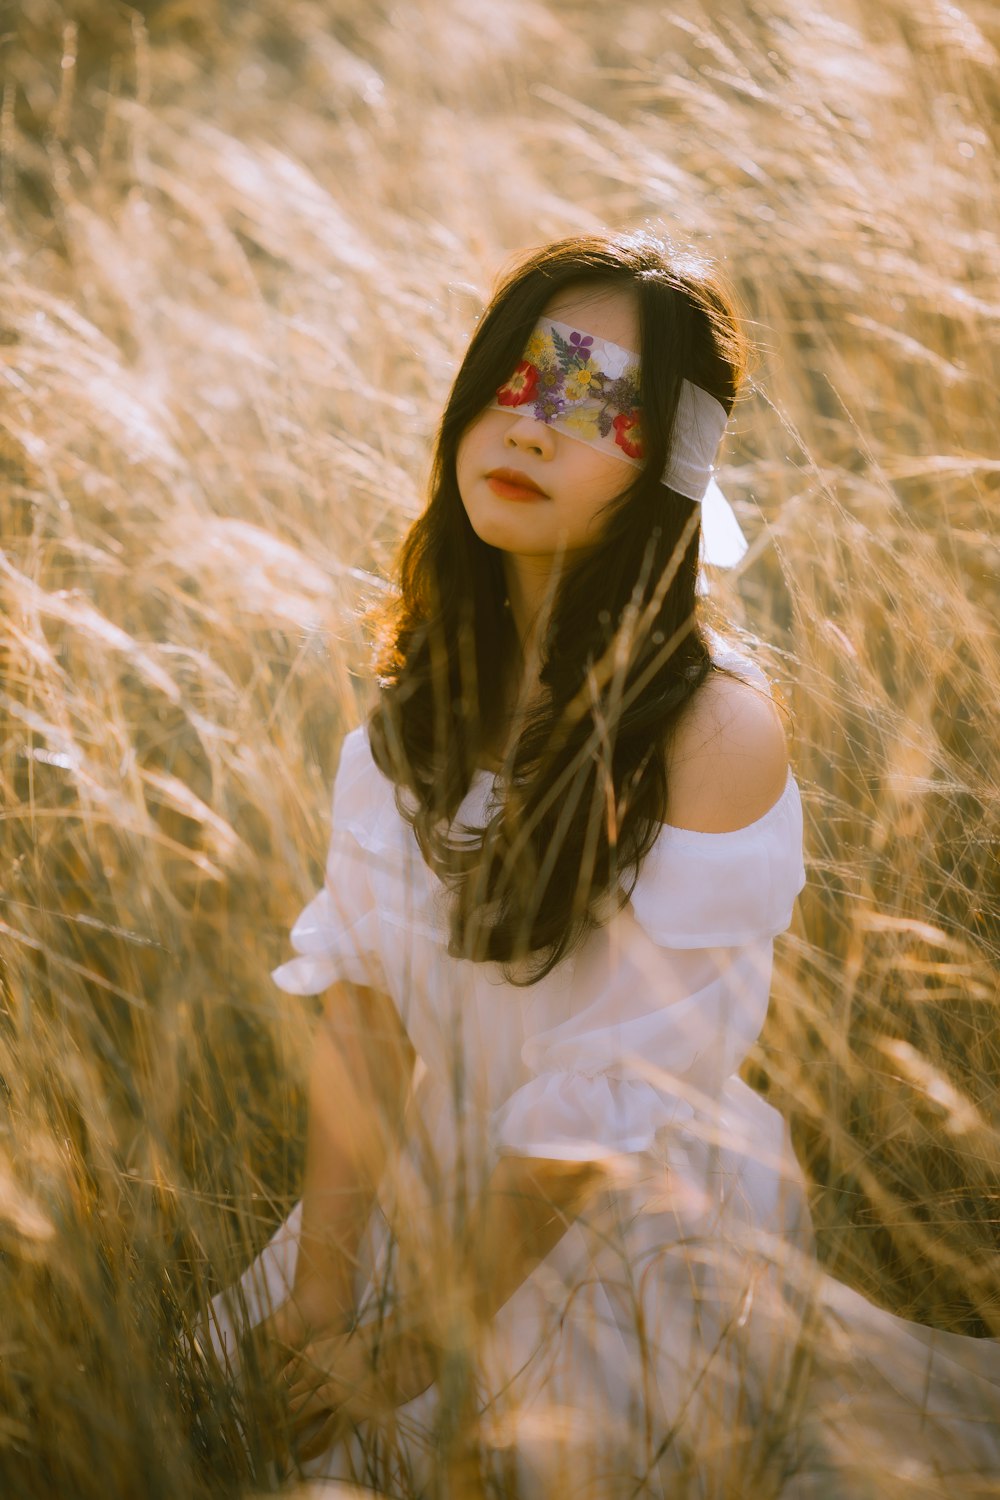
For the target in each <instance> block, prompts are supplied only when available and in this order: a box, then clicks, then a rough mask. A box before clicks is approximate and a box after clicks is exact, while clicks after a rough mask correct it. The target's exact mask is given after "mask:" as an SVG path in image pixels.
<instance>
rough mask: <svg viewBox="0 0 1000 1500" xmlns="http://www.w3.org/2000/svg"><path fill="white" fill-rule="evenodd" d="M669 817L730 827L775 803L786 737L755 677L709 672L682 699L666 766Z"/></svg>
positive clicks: (708, 829)
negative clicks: (690, 696)
mask: <svg viewBox="0 0 1000 1500" xmlns="http://www.w3.org/2000/svg"><path fill="white" fill-rule="evenodd" d="M667 778H668V779H667V822H668V823H669V824H671V825H672V826H674V827H677V828H687V829H691V830H693V831H700V832H703V833H729V832H732V831H733V830H735V829H737V828H744V827H746V825H747V824H748V823H753V822H755V821H756V820H757V819H758V818H760V817H762V816H763V815H764V813H766V812H767V810H768V809H769V808H770V807H772V806H773V805H774V803H775V802H777V800H778V798H779V797H780V796H781V794H782V792H783V791H784V789H785V783H786V781H787V779H788V740H787V736H786V733H785V724H784V720H783V718H782V716H781V714H780V712H779V710H778V708H777V707H776V705H775V703H774V701H773V699H772V698H771V697H770V695H769V694H768V693H767V692H766V691H765V690H764V689H763V688H762V687H758V686H757V684H756V683H750V682H746V681H744V680H743V679H738V680H737V679H734V678H732V677H724V676H722V675H721V674H720V675H712V676H710V677H709V678H707V680H706V681H705V682H704V683H703V684H702V686H701V687H700V688H699V689H698V692H697V693H696V694H695V696H694V698H693V699H692V700H691V702H690V703H689V704H688V705H687V707H686V709H685V711H684V713H683V715H682V717H681V721H680V723H679V725H678V727H677V730H676V732H675V735H674V741H673V745H672V747H671V750H670V756H669V760H668V767H667Z"/></svg>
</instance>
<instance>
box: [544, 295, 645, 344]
mask: <svg viewBox="0 0 1000 1500" xmlns="http://www.w3.org/2000/svg"><path fill="white" fill-rule="evenodd" d="M543 316H545V317H546V318H555V319H556V320H557V321H558V322H560V323H568V324H570V326H571V327H572V328H573V329H574V331H576V332H577V333H585V334H586V333H589V334H592V335H593V336H594V338H597V339H606V340H608V341H609V342H610V343H612V344H620V345H621V347H622V348H623V349H631V350H632V351H633V353H636V354H638V352H639V339H640V335H639V312H638V308H637V307H636V302H635V298H634V296H632V294H631V293H629V292H626V291H623V290H620V289H619V288H617V287H566V288H563V290H562V291H559V292H557V293H556V295H555V296H554V297H552V298H551V299H550V301H548V302H547V303H546V304H545V309H544V314H543Z"/></svg>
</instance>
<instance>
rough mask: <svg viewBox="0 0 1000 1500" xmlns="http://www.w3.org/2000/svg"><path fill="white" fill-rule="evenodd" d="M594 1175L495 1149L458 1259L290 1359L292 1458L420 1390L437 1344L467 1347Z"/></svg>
mask: <svg viewBox="0 0 1000 1500" xmlns="http://www.w3.org/2000/svg"><path fill="white" fill-rule="evenodd" d="M602 1178H603V1169H602V1167H601V1165H600V1164H599V1163H594V1162H566V1161H553V1160H541V1159H539V1158H535V1157H518V1156H503V1157H501V1159H500V1160H499V1162H498V1163H497V1165H496V1166H495V1168H494V1169H493V1172H492V1174H491V1177H490V1180H489V1184H488V1186H487V1188H486V1190H485V1192H484V1193H483V1195H482V1197H481V1198H480V1200H479V1201H478V1203H477V1205H476V1209H475V1211H474V1213H473V1214H472V1216H471V1222H470V1232H469V1237H468V1240H467V1242H466V1249H467V1252H468V1254H467V1258H466V1259H465V1262H464V1265H462V1266H459V1265H455V1266H453V1267H449V1268H448V1273H447V1274H446V1275H444V1276H441V1277H438V1278H435V1279H434V1281H433V1282H432V1283H426V1284H422V1285H421V1286H420V1287H419V1288H417V1287H415V1288H412V1289H411V1292H410V1295H409V1296H408V1297H406V1298H404V1300H402V1301H401V1302H400V1304H399V1305H398V1306H397V1308H396V1310H395V1311H394V1312H391V1313H389V1314H388V1316H383V1317H380V1318H377V1319H372V1320H371V1321H370V1322H367V1323H363V1324H361V1325H359V1326H358V1327H357V1328H356V1329H355V1330H354V1331H353V1332H352V1333H350V1334H347V1335H340V1336H338V1335H333V1336H332V1337H328V1338H325V1339H318V1340H316V1341H315V1342H313V1343H312V1344H310V1345H309V1346H308V1347H307V1348H306V1349H304V1350H303V1351H302V1355H301V1356H300V1358H299V1359H298V1360H295V1361H293V1362H292V1363H291V1364H290V1365H289V1366H288V1368H287V1370H286V1377H287V1379H288V1390H289V1398H290V1410H291V1418H292V1425H293V1429H294V1430H295V1431H297V1433H298V1434H299V1439H298V1443H297V1453H298V1456H299V1458H300V1459H308V1458H312V1457H315V1456H316V1454H318V1453H321V1452H322V1451H323V1450H324V1448H326V1447H327V1446H328V1445H329V1444H330V1443H331V1442H333V1441H334V1439H335V1437H336V1435H337V1434H338V1432H340V1431H342V1430H344V1428H345V1424H347V1425H349V1424H350V1423H351V1422H352V1421H353V1422H358V1421H364V1420H372V1419H374V1420H376V1421H377V1420H379V1419H380V1418H385V1417H388V1416H389V1415H390V1413H391V1412H392V1410H393V1409H394V1408H396V1407H398V1406H401V1405H404V1404H405V1403H406V1402H408V1401H411V1400H413V1398H414V1397H415V1396H418V1395H420V1393H421V1392H422V1391H424V1390H426V1388H427V1387H428V1386H429V1385H430V1384H431V1382H432V1381H433V1380H434V1379H435V1378H436V1375H437V1369H438V1362H439V1359H440V1354H439V1352H438V1351H440V1350H442V1349H445V1350H449V1351H450V1350H453V1349H455V1346H456V1341H457V1342H458V1349H459V1350H460V1351H461V1350H465V1351H468V1352H470V1353H471V1351H472V1349H473V1348H474V1346H475V1343H476V1330H477V1328H478V1327H482V1326H483V1325H485V1324H488V1323H489V1322H490V1321H491V1320H492V1318H493V1317H494V1316H495V1314H496V1313H497V1312H498V1310H499V1309H500V1308H501V1307H502V1306H503V1304H504V1303H505V1302H506V1301H507V1299H508V1297H510V1296H511V1295H512V1294H513V1292H514V1291H515V1290H516V1289H517V1287H518V1286H520V1284H521V1282H522V1281H524V1279H525V1278H526V1277H527V1276H528V1275H529V1274H530V1273H531V1271H533V1270H534V1268H535V1266H536V1265H538V1263H539V1262H540V1261H541V1260H543V1259H544V1258H545V1256H546V1255H548V1253H549V1251H550V1250H551V1249H552V1248H553V1246H554V1245H556V1244H557V1242H558V1241H559V1240H560V1239H561V1238H562V1236H563V1234H565V1232H566V1230H567V1228H568V1227H569V1225H570V1224H571V1223H572V1222H573V1220H574V1219H575V1218H576V1217H577V1216H578V1215H579V1214H580V1212H581V1211H582V1209H583V1208H584V1207H585V1205H586V1203H587V1202H588V1200H589V1199H590V1198H591V1196H592V1194H593V1192H594V1190H595V1187H596V1186H597V1185H598V1184H599V1182H600V1181H601V1180H602ZM463 1273H464V1274H463ZM310 1428H311V1429H312V1430H311V1431H309V1429H310Z"/></svg>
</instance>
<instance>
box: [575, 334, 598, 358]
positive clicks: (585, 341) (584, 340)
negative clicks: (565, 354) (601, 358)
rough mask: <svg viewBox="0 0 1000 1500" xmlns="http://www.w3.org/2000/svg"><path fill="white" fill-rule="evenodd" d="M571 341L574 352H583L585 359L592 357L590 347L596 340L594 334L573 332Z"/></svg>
mask: <svg viewBox="0 0 1000 1500" xmlns="http://www.w3.org/2000/svg"><path fill="white" fill-rule="evenodd" d="M569 342H570V347H571V349H572V350H573V353H574V354H582V355H583V357H584V358H585V359H588V358H589V357H590V348H591V345H592V344H593V342H594V339H593V335H592V334H589V333H586V334H584V333H571V334H570V336H569Z"/></svg>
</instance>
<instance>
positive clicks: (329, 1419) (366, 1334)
mask: <svg viewBox="0 0 1000 1500" xmlns="http://www.w3.org/2000/svg"><path fill="white" fill-rule="evenodd" d="M435 1375H436V1371H435V1368H434V1361H433V1358H432V1356H431V1352H430V1350H429V1348H428V1347H427V1345H425V1344H424V1343H423V1342H422V1341H421V1340H420V1339H419V1338H417V1337H416V1336H414V1335H412V1334H408V1333H403V1332H400V1330H399V1328H398V1324H397V1323H396V1320H395V1319H394V1318H393V1317H388V1318H383V1319H381V1320H379V1321H377V1322H371V1323H364V1324H362V1325H361V1326H360V1327H358V1328H357V1329H355V1330H354V1331H353V1332H351V1333H340V1334H333V1335H332V1336H327V1337H320V1338H314V1339H313V1340H312V1341H311V1342H309V1343H308V1344H307V1345H306V1346H305V1348H304V1349H302V1350H301V1352H300V1353H298V1354H296V1355H294V1356H293V1357H292V1358H291V1359H289V1360H288V1362H287V1364H286V1366H285V1370H284V1378H285V1381H286V1383H287V1387H288V1400H289V1412H290V1416H291V1428H292V1442H293V1445H294V1447H295V1452H296V1455H297V1457H298V1458H299V1459H308V1458H315V1457H316V1456H317V1455H318V1454H320V1453H322V1452H323V1451H324V1450H325V1449H326V1448H328V1447H329V1446H330V1445H331V1444H332V1443H334V1442H335V1441H336V1440H337V1438H338V1437H339V1436H340V1435H341V1434H342V1433H343V1432H344V1431H345V1430H346V1429H347V1428H348V1427H350V1426H351V1425H353V1424H354V1423H357V1422H362V1421H374V1422H379V1421H381V1420H384V1419H385V1418H386V1417H387V1416H388V1415H390V1414H391V1412H392V1411H394V1410H395V1408H396V1407H398V1406H404V1405H405V1404H406V1402H407V1401H412V1400H413V1399H414V1397H416V1396H419V1395H420V1394H421V1393H422V1392H423V1391H425V1390H426V1389H427V1388H428V1386H429V1385H431V1384H432V1383H433V1381H434V1379H435ZM317 1422H319V1424H320V1425H319V1426H318V1427H316V1425H315V1424H316V1423H317ZM310 1429H313V1430H310Z"/></svg>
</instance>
